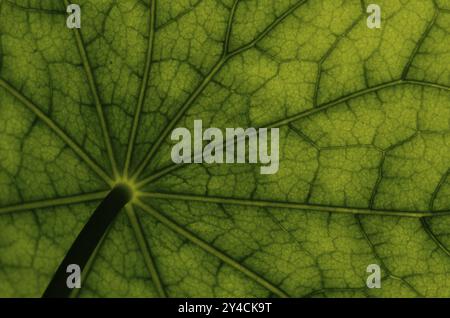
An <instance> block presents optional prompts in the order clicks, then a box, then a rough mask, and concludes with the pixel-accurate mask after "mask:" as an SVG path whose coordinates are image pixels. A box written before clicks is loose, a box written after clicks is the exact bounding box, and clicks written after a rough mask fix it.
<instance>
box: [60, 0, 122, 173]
mask: <svg viewBox="0 0 450 318" xmlns="http://www.w3.org/2000/svg"><path fill="white" fill-rule="evenodd" d="M64 4H65V6H66V7H67V6H69V4H70V3H69V1H68V0H64ZM74 33H75V39H76V42H77V47H78V51H79V53H80V57H81V60H82V62H83V66H84V70H85V73H86V77H87V80H88V83H89V88H90V90H91V93H92V96H93V98H94V103H95V108H96V110H97V115H98V119H99V121H100V128H101V130H102V135H103V141H104V143H105V147H106V151H107V153H108V158H109V161H110V164H111V168H112V170H113V174H114V177H115V178H117V177H118V170H117V163H116V160H115V157H114V152H113V148H112V143H111V137H110V135H109V130H108V126H107V124H106V119H105V114H104V113H103V106H102V103H101V101H100V96H99V94H98V90H97V85H96V84H95V79H94V73H93V72H92V67H91V65H90V62H89V59H88V56H87V52H86V48H85V46H84V41H83V36H82V34H81V31H80V30H79V29H77V28H75V29H74Z"/></svg>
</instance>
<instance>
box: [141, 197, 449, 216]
mask: <svg viewBox="0 0 450 318" xmlns="http://www.w3.org/2000/svg"><path fill="white" fill-rule="evenodd" d="M141 196H142V197H147V198H154V199H167V200H179V201H196V202H203V203H215V204H231V205H243V206H252V207H260V208H283V209H297V210H305V211H314V212H326V213H341V214H342V213H343V214H355V215H381V216H402V217H411V218H423V217H432V216H438V215H443V214H445V215H447V214H449V213H450V211H441V212H428V211H395V210H375V209H363V208H346V207H336V206H325V205H314V204H302V203H289V202H281V201H265V200H258V199H234V198H226V197H209V196H200V195H190V194H173V193H155V192H145V193H142V194H141Z"/></svg>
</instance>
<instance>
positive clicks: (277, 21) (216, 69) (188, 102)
mask: <svg viewBox="0 0 450 318" xmlns="http://www.w3.org/2000/svg"><path fill="white" fill-rule="evenodd" d="M305 2H306V0H303V1H298V2H297V3H296V4H294V5H293V6H291V7H290V8H289V9H287V10H286V11H285V12H284V13H283V14H281V15H280V16H279V17H278V18H276V19H275V20H274V21H273V22H272V23H271V24H270V25H269V26H268V27H267V28H266V29H264V30H263V31H262V32H261V33H260V34H259V35H258V36H257V37H256V38H255V39H254V40H252V41H251V42H249V43H248V44H246V45H243V46H242V47H240V48H238V49H236V50H234V51H232V52H229V53H226V52H225V53H223V54H222V56H221V58H220V59H219V60H218V61H217V62H216V64H215V65H214V66H213V68H212V69H211V70H210V71H209V73H208V74H207V75H206V76H205V78H204V79H203V80H202V82H201V83H200V85H199V86H197V88H196V89H195V90H194V91H193V93H192V94H191V95H190V96H189V97H188V99H187V100H186V101H185V102H184V103H183V105H182V106H181V107H180V109H179V110H178V112H177V113H176V115H175V116H174V117H173V118H172V119H171V120H170V122H169V123H168V124H167V126H166V127H165V128H164V130H163V132H162V133H161V134H160V135H159V137H158V139H157V140H156V142H155V143H154V144H153V145H152V146H151V148H150V150H149V151H148V153H147V154H146V156H145V157H144V159H143V160H142V161H141V163H140V164H139V165H138V167H137V169H136V171H135V172H134V173H133V179H135V178H137V177H139V176H140V175H141V174H142V172H143V171H144V169H145V168H146V167H147V165H148V164H149V163H150V161H151V160H152V158H153V157H154V155H155V154H156V152H157V151H158V149H159V148H160V147H161V145H162V143H163V142H164V140H165V139H166V138H167V136H168V135H169V134H170V132H171V131H172V130H173V129H174V127H175V125H176V124H177V123H178V122H179V121H180V119H181V118H182V117H183V116H184V114H185V113H186V112H187V111H188V110H189V108H190V107H191V106H192V104H193V103H194V101H195V100H196V99H197V98H198V96H200V94H201V93H202V92H203V91H204V90H205V88H206V87H207V86H208V84H209V83H210V82H211V80H212V79H213V78H214V76H215V75H216V74H217V73H218V72H219V71H220V70H221V68H222V67H223V65H225V63H227V61H228V60H229V59H231V58H232V57H234V56H236V55H238V54H241V53H243V52H244V51H246V50H248V49H250V48H252V47H253V46H254V45H256V44H257V43H258V42H259V41H261V40H262V39H263V38H264V37H265V36H266V35H267V34H268V33H269V32H270V31H272V30H273V29H274V28H275V27H276V26H277V25H279V24H280V23H281V22H282V21H284V19H286V17H288V16H289V15H290V14H291V13H292V12H294V11H295V10H296V9H298V8H299V7H300V6H301V5H302V4H304V3H305ZM236 5H237V3H235V6H233V9H232V10H231V12H230V15H234V14H235V11H236ZM230 21H232V17H231V18H230ZM229 28H230V29H228V28H227V31H226V34H225V37H226V39H225V42H226V41H229V40H227V37H228V36H230V34H231V33H230V34H229V33H228V32H231V26H230V27H229ZM224 48H226V46H224Z"/></svg>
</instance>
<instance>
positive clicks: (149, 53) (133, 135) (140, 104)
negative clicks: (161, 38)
mask: <svg viewBox="0 0 450 318" xmlns="http://www.w3.org/2000/svg"><path fill="white" fill-rule="evenodd" d="M155 24H156V0H151V1H150V17H149V34H148V45H147V56H146V59H145V67H144V75H143V78H142V83H141V89H140V92H139V98H138V103H137V107H136V111H135V114H134V119H133V124H132V128H131V132H130V136H129V138H128V148H127V154H126V157H125V166H124V169H123V170H124V175H125V176H128V173H129V169H130V163H131V157H132V156H133V149H134V144H135V142H136V135H137V130H138V127H139V122H140V118H141V113H142V107H143V105H144V100H145V96H146V92H147V86H148V83H149V80H150V72H151V65H152V57H153V43H154V40H155Z"/></svg>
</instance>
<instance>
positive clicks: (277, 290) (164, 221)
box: [136, 201, 289, 298]
mask: <svg viewBox="0 0 450 318" xmlns="http://www.w3.org/2000/svg"><path fill="white" fill-rule="evenodd" d="M136 204H137V205H138V206H139V207H140V208H141V209H143V210H144V211H145V212H147V213H148V214H149V215H151V216H153V217H154V218H155V219H157V220H158V221H159V222H161V223H162V224H164V225H165V226H167V227H168V228H170V229H171V230H172V231H174V232H175V233H178V234H179V235H181V236H182V237H184V238H186V239H187V240H189V241H191V242H192V243H194V244H195V245H197V246H198V247H200V248H201V249H203V250H205V251H206V252H208V253H210V254H212V255H213V256H215V257H217V258H219V259H220V260H221V261H223V262H224V263H225V264H227V265H229V266H231V267H233V268H234V269H236V270H238V271H240V272H241V273H243V274H244V275H246V276H247V277H249V278H250V279H252V280H254V281H255V282H257V283H258V284H260V285H261V286H263V287H265V288H266V289H267V290H269V291H270V292H272V293H273V294H274V295H277V296H279V297H283V298H285V297H289V295H288V294H286V293H285V292H284V291H283V290H281V289H280V288H278V287H277V286H275V285H273V284H272V283H271V282H269V281H267V280H266V279H265V278H264V277H262V276H260V275H259V274H257V273H255V272H253V271H252V270H250V269H248V268H247V267H245V266H244V265H242V264H240V263H239V262H237V261H236V260H234V259H233V258H231V257H230V256H228V255H226V254H225V253H223V252H221V251H219V250H218V249H216V248H215V247H213V246H212V245H210V244H209V243H207V242H205V241H203V240H202V239H200V238H198V237H197V236H196V235H194V234H193V233H191V232H190V231H188V230H186V229H185V228H183V227H182V226H181V225H179V224H177V223H176V222H175V221H173V220H171V219H169V218H168V217H167V216H165V215H163V214H162V213H160V212H159V211H157V210H155V209H154V208H152V207H150V206H148V205H146V204H144V203H142V202H140V201H138V202H137V203H136Z"/></svg>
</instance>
